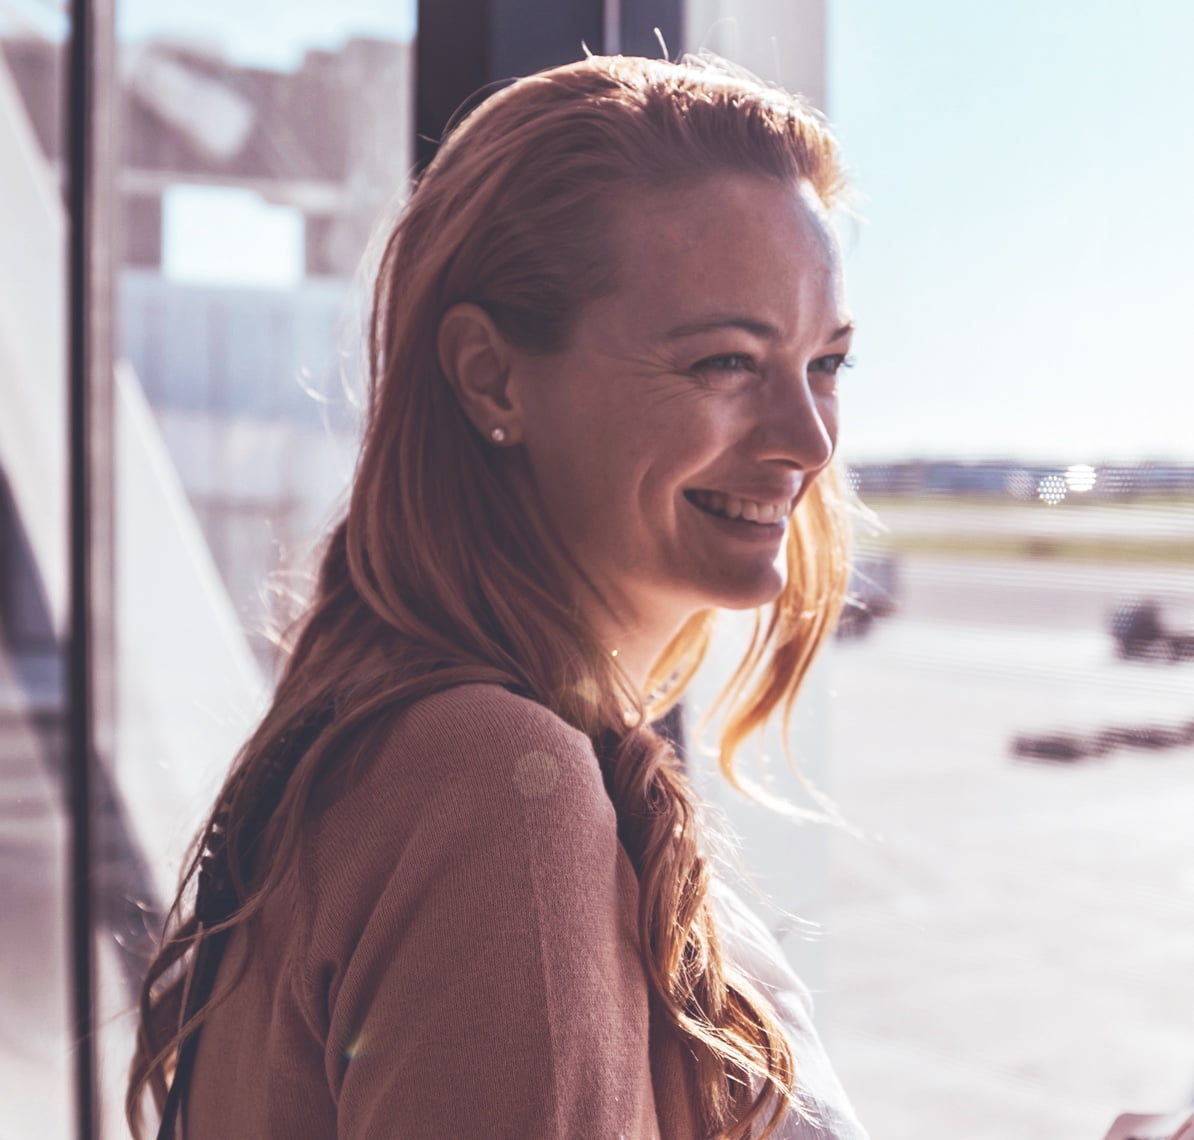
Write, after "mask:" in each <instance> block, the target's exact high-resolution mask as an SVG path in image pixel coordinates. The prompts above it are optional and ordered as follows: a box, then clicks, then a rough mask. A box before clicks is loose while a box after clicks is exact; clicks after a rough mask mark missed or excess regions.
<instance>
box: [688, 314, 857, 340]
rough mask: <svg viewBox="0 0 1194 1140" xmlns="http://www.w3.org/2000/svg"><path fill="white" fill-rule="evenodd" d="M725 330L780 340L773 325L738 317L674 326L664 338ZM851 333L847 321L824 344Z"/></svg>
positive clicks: (851, 323) (852, 323)
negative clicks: (742, 331)
mask: <svg viewBox="0 0 1194 1140" xmlns="http://www.w3.org/2000/svg"><path fill="white" fill-rule="evenodd" d="M725 328H734V329H743V330H744V331H746V332H748V333H751V334H752V335H754V336H757V337H760V338H762V339H763V340H778V339H779V338H780V331H779V329H777V328H776V327H775V325H773V324H769V323H768V322H767V321H760V320H757V319H756V318H754V317H740V316H724V317H708V318H704V319H702V320H697V321H690V322H688V323H686V324H681V325H676V326H675V328H671V329H669V330H668V331H667V333H666V334H665V338H666V339H667V340H680V339H682V338H683V337H686V336H696V335H698V334H699V333H706V332H713V331H715V330H717V329H725ZM853 331H854V322H853V321H847V322H846V323H845V324H844V325H842V326H841V328H838V329H835V330H834V331H833V333H832V334H830V336H829V339H828V340H827V341H826V343H827V344H832V343H833V342H834V341H835V340H841V339H842V337H845V336H849V335H850V334H851V333H852V332H853Z"/></svg>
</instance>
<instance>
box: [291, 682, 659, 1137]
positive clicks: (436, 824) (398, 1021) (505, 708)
mask: <svg viewBox="0 0 1194 1140" xmlns="http://www.w3.org/2000/svg"><path fill="white" fill-rule="evenodd" d="M310 887H311V890H312V891H313V892H315V894H316V896H317V897H316V900H315V907H314V909H313V912H312V913H313V914H316V915H318V916H319V918H318V919H317V925H319V926H320V927H321V928H322V929H320V930H317V931H316V932H315V934H314V936H313V945H314V946H317V947H319V946H322V947H324V948H326V952H324V953H323V954H316V955H315V960H316V966H315V967H314V970H313V974H314V976H313V978H312V979H311V981H312V983H313V985H314V987H315V989H316V990H317V992H318V993H319V995H320V996H319V998H318V999H317V1004H318V1003H322V1004H323V1008H324V1010H325V1011H326V1014H325V1015H326V1028H327V1038H326V1040H327V1051H326V1056H325V1064H326V1068H327V1075H328V1081H329V1087H330V1088H331V1090H332V1094H333V1096H334V1098H335V1099H336V1104H337V1121H338V1134H339V1136H340V1137H341V1138H342V1140H388V1138H399V1137H402V1138H405V1137H419V1138H421V1140H431V1138H436V1137H444V1138H448V1137H452V1138H455V1140H468V1138H471V1137H478V1138H479V1137H486V1138H500V1137H509V1138H511V1140H513V1138H516V1137H517V1138H518V1140H539V1138H542V1140H548V1138H555V1137H560V1138H563V1137H576V1136H591V1137H595V1138H596V1137H600V1138H604V1137H626V1138H627V1140H640V1138H651V1137H654V1136H656V1135H657V1122H656V1118H655V1104H654V1098H653V1094H652V1085H651V1070H650V1061H649V1049H648V1045H649V1041H648V1036H649V1032H648V1031H649V1006H648V994H647V983H646V978H645V975H644V972H643V968H642V965H641V962H640V959H639V956H638V950H637V946H636V937H635V930H634V921H635V919H634V911H635V906H636V899H637V884H636V880H635V875H634V870H633V868H632V867H631V865H630V862H629V859H628V858H627V856H626V854H625V852H624V851H623V849H622V848H621V846H620V844H619V843H618V839H617V830H616V820H615V815H614V810H613V806H612V804H611V803H610V802H609V799H608V797H607V796H606V794H605V789H604V787H603V784H602V781H601V775H600V770H599V768H598V765H597V760H596V757H595V755H594V754H593V751H592V748H591V746H590V744H589V741H588V739H587V738H586V737H584V736H583V735H582V734H580V733H578V732H576V731H575V730H573V729H571V728H570V727H568V726H566V725H565V724H563V722H561V721H559V720H558V718H556V717H554V716H553V714H551V713H550V712H548V711H547V710H546V709H543V708H542V707H541V706H538V705H535V704H533V703H532V702H529V701H525V700H523V699H522V698H519V697H515V696H513V695H511V694H509V693H506V692H504V691H503V690H500V689H496V688H494V687H492V686H463V687H461V688H458V689H452V690H448V691H447V692H446V693H443V694H439V695H438V696H436V697H433V698H429V699H428V700H426V701H422V702H420V703H419V704H417V705H416V706H414V708H413V709H412V710H410V711H409V712H408V714H407V715H406V716H405V717H404V718H403V720H402V721H401V723H400V727H399V728H398V729H396V730H395V732H394V733H393V734H392V735H391V736H390V737H389V738H388V739H387V741H386V743H385V745H384V747H383V748H382V749H381V750H380V753H379V755H378V756H377V757H376V758H375V761H374V762H373V763H371V764H370V765H368V768H367V771H366V774H365V776H364V778H363V779H361V780H360V781H359V782H358V783H357V784H356V785H355V786H354V789H353V792H352V794H351V795H350V796H349V797H347V798H346V799H345V800H344V801H342V802H341V803H340V804H338V805H337V807H336V809H335V810H334V812H333V813H332V814H331V818H330V819H329V821H328V826H326V827H324V828H323V829H322V833H321V838H320V844H319V855H318V857H317V860H316V874H315V876H314V879H313V881H312V883H311V884H310Z"/></svg>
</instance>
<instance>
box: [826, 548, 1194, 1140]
mask: <svg viewBox="0 0 1194 1140" xmlns="http://www.w3.org/2000/svg"><path fill="white" fill-rule="evenodd" d="M900 571H901V595H902V599H903V609H902V611H901V613H900V614H899V615H898V616H896V617H893V618H890V619H886V620H884V621H880V622H878V623H876V625H875V626H874V627H873V630H872V632H871V633H870V634H869V635H868V636H867V637H866V638H864V639H861V640H859V641H857V642H844V643H839V644H838V645H837V647H836V651H835V653H834V656H833V661H832V667H831V687H832V690H833V697H832V700H831V709H832V713H831V725H830V739H831V751H830V763H829V766H828V781H829V791H830V792H831V793H832V794H833V796H834V798H835V799H836V800H837V802H838V804H839V805H840V806H841V809H842V810H843V812H844V813H845V815H846V816H847V817H848V818H849V819H850V821H851V822H852V823H853V824H855V825H856V826H857V827H859V828H860V829H861V830H862V831H863V832H864V833H865V835H866V838H865V839H862V840H859V839H855V838H852V837H850V836H847V835H835V836H834V837H833V838H832V839H831V841H830V864H831V873H830V883H829V889H828V892H827V893H828V898H829V905H828V908H827V910H826V912H825V914H824V918H823V926H824V929H823V932H822V935H821V946H820V953H821V956H822V961H823V968H822V970H821V980H822V982H823V987H822V988H821V992H820V993H819V995H818V999H817V1000H818V1010H819V1015H818V1023H819V1025H820V1027H821V1030H822V1033H823V1035H824V1036H825V1038H826V1041H827V1044H828V1046H829V1048H830V1051H831V1054H832V1056H833V1059H834V1061H835V1064H836V1066H837V1068H838V1070H839V1074H840V1076H841V1077H842V1080H843V1083H844V1084H845V1086H846V1088H847V1089H848V1090H849V1092H850V1094H851V1096H852V1098H853V1099H854V1101H855V1104H856V1106H857V1108H858V1110H859V1114H860V1116H861V1117H862V1119H863V1121H864V1123H866V1124H867V1126H868V1128H869V1130H870V1132H871V1135H872V1136H873V1137H874V1138H875V1140H914V1138H915V1140H924V1138H926V1137H927V1138H930V1140H946V1138H954V1137H960V1138H964V1140H1011V1138H1015V1140H1102V1137H1103V1136H1104V1135H1105V1133H1106V1131H1107V1129H1108V1128H1109V1127H1110V1124H1111V1122H1112V1120H1113V1119H1114V1117H1115V1116H1116V1115H1117V1114H1119V1113H1121V1112H1125V1111H1128V1110H1150V1111H1160V1110H1169V1109H1173V1108H1176V1107H1178V1106H1179V1105H1181V1104H1182V1103H1184V1102H1185V1101H1186V1100H1187V1099H1189V1098H1190V1097H1191V1095H1194V826H1192V821H1194V748H1190V747H1180V748H1170V749H1164V750H1157V751H1151V752H1150V751H1133V750H1126V749H1121V750H1118V751H1114V752H1111V753H1108V754H1107V755H1105V756H1102V757H1098V758H1096V759H1089V760H1086V761H1082V762H1078V763H1073V764H1055V763H1040V762H1037V763H1032V762H1026V761H1023V760H1016V759H1015V758H1013V756H1012V755H1011V754H1010V750H1009V744H1010V742H1011V740H1012V739H1013V738H1014V737H1015V736H1016V735H1017V734H1019V733H1023V732H1045V731H1049V730H1051V729H1064V730H1067V731H1074V732H1094V731H1097V730H1100V729H1103V728H1106V727H1108V726H1125V725H1129V726H1130V725H1140V724H1146V723H1165V724H1175V723H1184V722H1186V721H1189V720H1192V719H1194V663H1184V664H1179V665H1168V664H1160V663H1153V662H1148V663H1139V662H1136V663H1129V662H1123V661H1120V660H1118V659H1117V658H1116V657H1115V655H1114V652H1113V643H1112V640H1111V638H1110V636H1109V635H1108V633H1107V631H1106V628H1105V620H1106V615H1107V613H1109V611H1110V609H1111V608H1112V607H1113V606H1114V605H1115V603H1116V602H1118V601H1120V600H1123V599H1124V598H1126V597H1129V598H1130V597H1133V596H1138V595H1139V594H1141V593H1147V592H1150V591H1153V592H1155V591H1156V590H1158V589H1160V588H1162V587H1163V588H1164V590H1165V592H1166V596H1167V597H1169V598H1170V599H1172V600H1173V601H1174V602H1175V603H1183V604H1188V603H1194V571H1189V570H1180V571H1179V570H1167V569H1157V568H1147V567H1133V568H1124V569H1117V568H1107V567H1098V566H1090V565H1072V566H1067V565H1065V564H1061V563H1047V562H1043V563H1005V564H1002V565H1001V564H998V563H994V562H983V563H977V562H967V561H964V560H960V559H948V560H947V559H931V558H918V559H911V560H905V561H904V562H903V563H902V564H901V567H900Z"/></svg>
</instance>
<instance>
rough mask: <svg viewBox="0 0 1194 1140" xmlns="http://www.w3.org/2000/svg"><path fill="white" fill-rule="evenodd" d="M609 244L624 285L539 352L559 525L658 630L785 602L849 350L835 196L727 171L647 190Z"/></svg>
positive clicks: (544, 472) (541, 425)
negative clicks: (802, 507)
mask: <svg viewBox="0 0 1194 1140" xmlns="http://www.w3.org/2000/svg"><path fill="white" fill-rule="evenodd" d="M609 241H610V243H611V246H612V248H611V253H612V255H613V256H614V257H615V259H616V264H617V265H618V267H619V272H618V280H617V285H616V289H615V291H614V292H613V293H612V294H610V295H607V296H605V297H603V298H601V299H599V300H596V301H593V302H591V303H590V304H589V305H588V306H587V307H586V308H585V309H584V310H582V312H581V314H580V317H579V320H578V323H577V324H576V326H575V329H574V333H573V336H572V338H571V343H570V344H569V346H568V347H567V348H566V349H565V350H563V351H561V352H556V353H551V354H548V355H539V356H534V355H531V356H526V357H525V358H523V359H522V360H520V362H519V367H520V372H521V373H522V377H523V385H524V386H523V391H524V392H525V395H526V398H525V399H524V400H523V401H521V403H522V434H523V443H524V445H525V448H526V453H527V458H528V460H529V463H530V467H531V470H532V473H533V477H534V480H535V482H536V484H537V489H538V492H539V493H540V495H541V496H542V499H543V502H544V503H545V505H546V509H547V511H548V513H549V515H550V520H551V522H552V523H553V524H554V526H555V528H556V530H557V531H558V533H559V535H560V536H561V538H562V539H563V541H564V543H565V545H566V546H567V548H568V550H569V551H570V553H571V554H572V555H573V556H574V557H575V558H576V560H577V561H578V563H579V564H580V565H581V566H582V567H583V568H584V570H585V572H586V573H587V575H588V576H589V578H590V580H591V581H592V582H593V583H594V584H595V585H596V586H597V587H598V589H599V590H600V591H601V592H602V594H603V596H604V597H605V598H606V599H607V601H609V602H610V603H612V604H613V605H614V607H615V609H616V611H617V612H618V614H619V615H620V616H621V617H622V618H623V619H625V620H628V621H630V622H632V623H633V624H635V625H636V626H638V627H643V628H645V627H646V626H659V625H660V624H663V625H666V626H668V627H669V628H670V629H674V628H675V626H676V625H678V623H679V622H681V621H682V620H683V619H684V618H685V617H687V616H689V615H690V614H691V613H692V612H693V611H694V610H696V609H699V608H703V607H706V606H722V607H728V608H746V607H751V606H757V605H761V604H763V603H766V602H769V601H772V600H773V599H774V598H775V597H776V596H777V595H778V593H779V591H780V590H781V588H782V586H783V584H784V567H783V560H782V559H777V556H778V555H779V554H780V552H781V548H782V544H783V541H784V535H785V531H786V527H787V519H788V516H789V515H790V514H791V511H792V508H793V506H794V505H795V503H796V502H797V501H798V499H799V498H800V497H801V495H803V494H804V492H805V491H807V489H808V487H809V485H810V484H811V482H812V480H813V479H814V478H815V477H816V476H817V474H818V472H820V471H821V470H822V469H823V468H824V467H825V465H826V464H827V463H828V462H829V459H830V457H831V456H832V454H833V449H834V443H835V440H836V437H837V395H836V386H837V379H836V374H837V372H838V369H839V368H840V367H841V365H842V361H843V359H844V357H845V354H846V353H847V351H848V350H849V339H850V332H849V327H848V326H849V323H850V322H849V317H848V314H847V312H846V310H845V301H844V297H843V290H842V271H841V259H840V254H839V251H838V246H837V241H836V239H835V236H834V233H833V231H832V228H831V226H830V224H829V222H828V219H827V218H826V215H825V211H824V208H823V207H822V205H821V203H820V202H819V200H818V199H817V197H816V195H815V194H814V192H813V191H812V190H811V188H809V187H808V186H807V185H806V184H802V185H799V186H797V185H788V184H783V183H780V182H778V181H771V180H766V179H761V178H757V177H748V176H741V175H725V176H718V177H715V178H710V179H708V180H705V181H701V182H699V183H695V184H691V185H688V186H685V187H683V188H679V189H674V190H673V189H669V190H667V191H649V192H643V193H640V194H637V195H635V196H633V197H631V198H630V199H629V200H627V201H625V202H623V203H622V204H621V206H620V208H619V209H618V211H617V217H616V222H615V224H614V226H613V227H612V231H611V233H610V234H609Z"/></svg>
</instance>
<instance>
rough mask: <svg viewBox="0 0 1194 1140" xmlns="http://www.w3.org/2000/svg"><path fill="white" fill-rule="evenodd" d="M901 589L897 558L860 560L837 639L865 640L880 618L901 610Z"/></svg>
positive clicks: (875, 556) (884, 556) (862, 557)
mask: <svg viewBox="0 0 1194 1140" xmlns="http://www.w3.org/2000/svg"><path fill="white" fill-rule="evenodd" d="M899 588H900V579H899V564H898V563H897V561H896V558H895V555H894V554H862V555H858V556H856V557H855V559H854V565H853V567H852V568H851V571H850V585H849V588H848V590H847V593H846V604H845V606H844V607H843V608H842V616H841V617H840V618H839V619H838V623H837V630H836V631H835V632H836V636H837V637H839V638H842V639H845V638H853V637H864V636H865V635H866V633H867V632H868V631H869V630H870V628H871V626H872V625H873V624H874V622H875V620H876V618H881V617H888V616H890V615H891V614H893V613H895V612H896V610H897V609H899Z"/></svg>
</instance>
